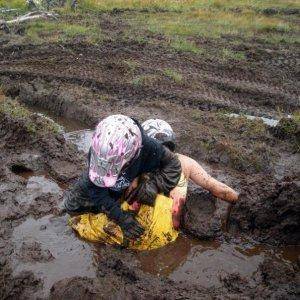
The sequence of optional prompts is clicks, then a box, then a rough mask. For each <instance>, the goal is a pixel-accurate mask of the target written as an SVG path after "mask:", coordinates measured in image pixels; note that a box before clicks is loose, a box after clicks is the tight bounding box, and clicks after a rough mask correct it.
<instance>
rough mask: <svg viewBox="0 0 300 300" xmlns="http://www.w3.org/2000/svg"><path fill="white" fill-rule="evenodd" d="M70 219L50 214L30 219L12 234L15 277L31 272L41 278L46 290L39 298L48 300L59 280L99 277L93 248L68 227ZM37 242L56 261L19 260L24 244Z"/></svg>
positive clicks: (43, 290)
mask: <svg viewBox="0 0 300 300" xmlns="http://www.w3.org/2000/svg"><path fill="white" fill-rule="evenodd" d="M67 218H68V217H67V216H62V217H54V216H51V215H48V216H45V217H42V218H40V219H37V220H35V219H33V218H28V219H27V220H26V221H25V222H24V223H22V224H21V225H20V226H18V227H16V228H15V230H14V233H13V237H12V239H13V242H14V244H15V253H14V256H13V260H12V261H13V263H12V264H13V270H14V275H17V274H19V273H20V272H21V271H23V270H29V271H32V272H33V273H34V274H35V275H36V276H37V277H38V278H41V279H42V280H43V283H44V287H43V289H42V290H41V291H39V294H38V295H36V296H40V297H47V295H48V293H49V291H50V288H51V287H52V285H53V284H54V283H55V282H57V281H58V280H61V279H64V278H69V277H74V276H87V277H91V278H93V277H96V265H95V263H94V261H93V254H92V251H91V249H90V246H89V245H88V244H86V243H84V242H82V241H81V240H79V239H78V238H76V236H75V234H74V233H73V231H72V230H71V228H70V227H68V226H67ZM34 242H37V243H39V244H40V245H41V248H42V250H44V251H45V250H48V251H50V253H51V255H52V256H53V258H54V259H51V260H49V261H42V262H36V261H34V262H32V261H30V260H29V261H26V260H25V261H24V259H21V258H20V249H21V247H22V245H23V243H27V244H31V243H34Z"/></svg>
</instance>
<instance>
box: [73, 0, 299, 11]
mask: <svg viewBox="0 0 300 300" xmlns="http://www.w3.org/2000/svg"><path fill="white" fill-rule="evenodd" d="M79 7H80V8H81V9H83V10H92V11H94V10H99V11H111V10H114V9H137V10H145V9H150V10H156V11H159V10H161V11H188V10H192V9H197V8H201V9H219V10H225V11H226V10H234V9H236V8H240V9H242V10H243V9H255V10H263V9H267V8H299V2H298V1H297V0H285V1H282V0H264V1H260V0H226V1H224V0H180V1H178V0H81V1H80V2H79Z"/></svg>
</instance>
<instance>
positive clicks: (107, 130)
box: [89, 115, 142, 187]
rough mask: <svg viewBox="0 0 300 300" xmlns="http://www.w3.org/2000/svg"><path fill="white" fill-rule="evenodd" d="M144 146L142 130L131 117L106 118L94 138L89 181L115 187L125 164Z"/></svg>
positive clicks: (102, 185)
mask: <svg viewBox="0 0 300 300" xmlns="http://www.w3.org/2000/svg"><path fill="white" fill-rule="evenodd" d="M141 146H142V135H141V131H140V129H139V127H138V126H137V124H136V123H135V122H134V121H133V120H132V119H131V118H129V117H127V116H124V115H112V116H109V117H107V118H105V119H103V120H102V121H101V122H100V123H99V124H98V125H97V127H96V130H95V133H94V135H93V139H92V146H91V157H90V166H89V177H90V180H91V181H92V182H93V183H94V184H95V185H97V186H99V187H113V186H114V185H115V183H116V181H117V179H118V175H119V174H120V172H121V170H122V168H123V167H124V165H126V164H127V163H129V162H130V161H131V160H132V159H133V158H134V157H136V156H137V155H138V153H139V151H140V148H141Z"/></svg>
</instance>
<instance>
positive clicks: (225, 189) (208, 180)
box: [129, 119, 239, 229]
mask: <svg viewBox="0 0 300 300" xmlns="http://www.w3.org/2000/svg"><path fill="white" fill-rule="evenodd" d="M142 127H143V129H144V132H145V133H146V134H147V135H148V137H151V138H154V139H156V140H157V141H159V142H160V143H161V144H162V145H164V146H166V147H167V148H169V149H170V151H172V152H174V151H175V134H174V132H173V129H172V127H171V126H170V125H169V124H168V123H167V122H165V121H163V120H160V119H150V120H147V121H145V122H144V123H143V124H142ZM176 155H177V157H178V159H179V161H180V163H181V168H182V174H181V178H180V181H179V183H178V185H177V186H176V187H175V188H174V189H173V190H172V191H171V193H170V197H171V198H172V199H173V207H172V220H173V226H174V228H175V229H178V228H179V225H180V217H181V212H182V207H183V205H184V203H185V202H186V194H187V185H188V180H189V179H190V180H192V181H193V182H194V183H195V184H197V185H199V186H200V187H202V188H203V189H205V190H208V191H209V192H211V193H212V194H213V195H214V196H215V197H217V198H219V199H221V200H224V201H227V202H229V203H235V202H236V201H237V200H238V196H239V195H238V193H237V192H236V191H234V190H233V189H232V188H230V187H229V186H227V185H226V184H224V183H222V182H220V181H218V180H216V179H215V178H213V177H211V176H210V175H209V174H208V173H207V172H206V171H205V170H204V169H203V168H202V167H201V166H200V165H199V164H198V163H197V162H196V161H195V160H194V159H192V158H190V157H188V156H185V155H182V154H176ZM169 174H170V173H169ZM143 178H144V182H143V179H142V180H141V182H143V186H145V182H147V180H149V178H150V177H149V178H148V179H147V176H144V177H143ZM151 180H153V179H151ZM156 180H158V181H159V180H161V178H160V177H159V178H156ZM138 189H139V187H138V181H137V180H136V181H135V182H133V184H132V185H131V186H130V188H129V192H130V193H131V195H132V197H134V198H136V199H138V198H137V197H136V196H135V195H134V191H138ZM133 195H134V196H133ZM138 207H139V204H138V203H136V210H138Z"/></svg>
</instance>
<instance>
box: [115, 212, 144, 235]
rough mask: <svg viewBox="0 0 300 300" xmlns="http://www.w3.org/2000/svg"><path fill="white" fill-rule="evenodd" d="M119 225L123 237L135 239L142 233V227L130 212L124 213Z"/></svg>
mask: <svg viewBox="0 0 300 300" xmlns="http://www.w3.org/2000/svg"><path fill="white" fill-rule="evenodd" d="M119 225H120V227H121V229H122V231H123V234H124V237H125V238H127V239H130V240H136V239H137V238H139V237H140V236H141V235H142V234H143V233H144V228H143V227H142V226H141V225H140V223H139V222H138V221H137V220H135V219H134V217H133V216H132V214H130V213H125V214H124V217H123V219H122V220H120V223H119Z"/></svg>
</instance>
